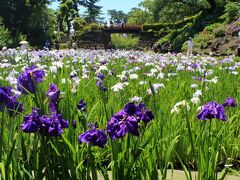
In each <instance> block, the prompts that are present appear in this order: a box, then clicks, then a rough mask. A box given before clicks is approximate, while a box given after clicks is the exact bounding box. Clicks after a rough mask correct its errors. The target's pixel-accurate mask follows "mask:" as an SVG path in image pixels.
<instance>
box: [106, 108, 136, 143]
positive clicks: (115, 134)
mask: <svg viewBox="0 0 240 180" xmlns="http://www.w3.org/2000/svg"><path fill="white" fill-rule="evenodd" d="M138 127H139V126H138V120H137V118H136V117H134V116H132V115H129V114H127V113H126V112H125V111H124V110H121V111H119V112H118V113H116V114H115V115H114V116H113V117H112V118H111V119H110V120H109V121H108V127H107V132H108V134H109V136H110V137H111V139H119V138H123V137H124V136H125V135H126V134H127V133H128V132H130V133H131V134H132V135H134V136H138V135H139V130H138Z"/></svg>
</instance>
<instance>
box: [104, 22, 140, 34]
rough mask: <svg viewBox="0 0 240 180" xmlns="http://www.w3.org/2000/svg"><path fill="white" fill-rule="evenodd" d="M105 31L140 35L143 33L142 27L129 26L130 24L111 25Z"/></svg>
mask: <svg viewBox="0 0 240 180" xmlns="http://www.w3.org/2000/svg"><path fill="white" fill-rule="evenodd" d="M103 31H105V32H108V33H135V34H138V33H140V32H141V31H142V26H140V25H128V24H121V25H110V26H105V27H104V29H103Z"/></svg>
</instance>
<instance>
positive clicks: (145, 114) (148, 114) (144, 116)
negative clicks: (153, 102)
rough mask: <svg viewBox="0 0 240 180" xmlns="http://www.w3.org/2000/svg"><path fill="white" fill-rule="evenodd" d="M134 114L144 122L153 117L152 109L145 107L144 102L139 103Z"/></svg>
mask: <svg viewBox="0 0 240 180" xmlns="http://www.w3.org/2000/svg"><path fill="white" fill-rule="evenodd" d="M136 114H137V116H138V119H139V120H140V121H143V122H145V123H148V122H150V121H151V120H152V119H153V118H154V115H153V113H152V111H150V110H148V109H146V106H145V104H144V103H140V104H139V106H138V111H137V112H136Z"/></svg>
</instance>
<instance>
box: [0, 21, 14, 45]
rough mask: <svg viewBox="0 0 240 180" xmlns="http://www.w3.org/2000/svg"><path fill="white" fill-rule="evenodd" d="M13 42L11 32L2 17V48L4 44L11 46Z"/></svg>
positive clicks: (0, 27)
mask: <svg viewBox="0 0 240 180" xmlns="http://www.w3.org/2000/svg"><path fill="white" fill-rule="evenodd" d="M12 43H13V40H12V37H11V33H10V32H9V31H8V29H7V28H6V27H5V26H4V24H3V23H2V19H1V18H0V48H2V47H4V46H9V45H11V44H12Z"/></svg>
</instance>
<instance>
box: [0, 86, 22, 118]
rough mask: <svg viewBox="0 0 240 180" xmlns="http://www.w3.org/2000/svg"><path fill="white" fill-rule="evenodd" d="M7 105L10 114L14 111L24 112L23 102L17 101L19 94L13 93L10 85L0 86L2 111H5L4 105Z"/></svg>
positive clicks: (0, 109) (0, 106)
mask: <svg viewBox="0 0 240 180" xmlns="http://www.w3.org/2000/svg"><path fill="white" fill-rule="evenodd" d="M4 106H6V107H7V111H8V113H9V115H10V116H12V115H13V114H14V112H22V111H23V104H22V103H19V102H17V96H15V95H14V94H13V93H12V89H11V88H10V87H0V111H3V107H4Z"/></svg>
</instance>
